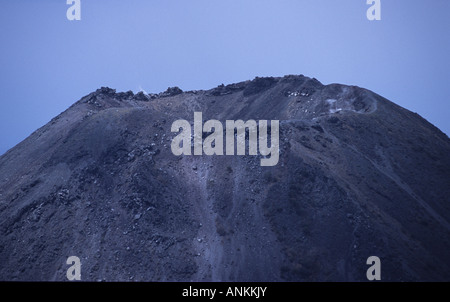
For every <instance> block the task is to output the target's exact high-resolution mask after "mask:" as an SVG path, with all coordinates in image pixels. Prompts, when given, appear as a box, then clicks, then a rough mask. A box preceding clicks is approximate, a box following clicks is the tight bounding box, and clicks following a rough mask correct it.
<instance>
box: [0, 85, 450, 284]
mask: <svg viewBox="0 0 450 302" xmlns="http://www.w3.org/2000/svg"><path fill="white" fill-rule="evenodd" d="M195 111H200V112H202V113H203V120H204V121H206V120H209V119H216V120H219V121H221V122H223V123H225V120H238V119H242V120H244V121H246V120H249V119H254V120H261V119H267V120H279V121H280V159H279V162H278V164H277V165H276V166H273V167H262V166H260V156H250V155H246V156H207V155H203V156H185V155H182V156H175V155H173V154H172V152H171V149H170V146H171V140H172V138H173V137H174V136H175V135H176V133H172V132H171V131H170V130H171V129H170V127H171V124H172V122H173V121H175V120H178V119H185V120H187V121H190V122H192V121H193V116H194V112H195ZM449 196H450V140H449V138H448V137H447V136H446V135H445V134H443V133H442V132H441V131H439V129H437V128H435V127H434V126H433V125H431V124H430V123H428V122H427V121H426V120H424V119H423V118H421V117H420V116H419V115H417V114H415V113H412V112H409V111H408V110H406V109H404V108H401V107H399V106H397V105H395V104H394V103H392V102H390V101H388V100H386V99H384V98H383V97H381V96H379V95H377V94H375V93H373V92H371V91H368V90H366V89H362V88H359V87H354V86H344V85H338V84H332V85H322V84H321V83H320V82H319V81H317V80H316V79H310V78H307V77H304V76H285V77H282V78H255V79H254V80H252V81H246V82H241V83H237V84H231V85H226V86H225V85H221V86H219V87H216V88H214V89H211V90H207V91H187V92H183V91H181V90H180V89H179V88H176V87H175V88H170V89H168V90H167V91H165V92H163V93H160V94H151V95H145V94H143V93H138V94H133V93H132V92H126V93H117V92H116V91H115V90H113V89H110V88H101V89H99V90H97V91H95V92H93V93H91V94H89V95H87V96H85V97H83V98H82V99H81V100H79V101H78V102H76V103H75V104H74V105H72V106H71V107H70V108H69V109H67V110H66V111H65V112H63V113H61V114H60V115H59V116H57V117H55V118H54V119H53V120H52V121H50V122H49V123H48V124H47V125H45V126H43V127H42V128H40V129H38V130H37V131H36V132H34V133H33V134H32V135H30V136H29V137H28V138H27V139H25V140H24V141H23V142H21V143H20V144H18V145H17V146H16V147H14V148H12V149H11V150H9V151H8V152H7V153H6V154H4V155H3V156H1V157H0V233H1V237H0V280H57V281H59V280H61V281H63V280H67V279H66V270H67V268H68V267H69V266H68V265H67V264H66V259H67V258H68V257H69V256H72V255H75V256H78V257H79V258H80V259H81V263H82V273H81V274H82V280H86V281H87V280H106V281H127V280H133V281H190V280H193V281H365V280H367V279H366V270H367V268H368V267H369V266H368V265H367V264H366V260H367V258H368V257H369V256H372V255H375V256H378V257H380V259H381V266H382V280H385V281H450V258H449V257H448V250H449V249H450V236H449V235H450V226H449V221H450V197H449Z"/></svg>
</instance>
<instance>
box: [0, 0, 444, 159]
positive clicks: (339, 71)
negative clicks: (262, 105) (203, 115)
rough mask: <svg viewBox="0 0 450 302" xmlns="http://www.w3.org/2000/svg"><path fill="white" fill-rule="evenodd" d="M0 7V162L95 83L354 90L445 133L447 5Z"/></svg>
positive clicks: (54, 3)
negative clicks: (276, 84)
mask: <svg viewBox="0 0 450 302" xmlns="http://www.w3.org/2000/svg"><path fill="white" fill-rule="evenodd" d="M381 4H382V9H381V21H368V20H367V18H366V11H367V9H368V8H369V5H367V4H366V0H340V1H336V0H276V1H275V0H274V1H265V0H240V1H218V0H178V1H171V0H159V1H157V0H127V1H125V0H123V1H119V0H81V20H80V21H68V20H67V18H66V11H67V9H68V8H69V5H67V4H66V1H65V0H40V1H36V0H9V1H8V0H0V41H1V47H0V154H3V153H4V152H5V151H6V150H8V149H10V148H12V147H13V146H14V145H16V144H17V143H19V142H20V141H21V140H23V139H24V138H26V137H27V136H28V135H30V134H31V133H32V132H33V131H34V130H36V129H37V128H39V127H41V126H43V125H44V124H46V123H47V122H48V121H50V120H51V118H53V117H54V116H56V115H58V114H59V113H60V112H62V111H64V110H65V109H67V108H68V107H69V106H70V105H71V104H73V103H74V102H76V101H77V100H79V99H80V98H81V97H82V96H84V95H86V94H88V93H90V92H92V91H94V90H96V89H97V88H99V87H101V86H109V87H112V88H115V89H117V90H118V91H127V90H133V91H135V92H137V91H138V90H139V88H140V87H142V88H143V89H144V90H146V91H147V92H161V91H164V90H165V89H166V88H167V87H169V86H179V87H180V88H182V89H183V90H191V89H209V88H213V87H215V86H217V85H219V84H221V83H224V84H228V83H233V82H239V81H244V80H248V79H253V78H254V77H255V76H283V75H286V74H304V75H306V76H310V77H315V78H317V79H318V80H320V81H321V82H322V83H324V84H330V83H342V84H349V85H358V86H361V87H364V88H368V89H370V90H373V91H375V92H376V93H378V94H381V95H382V96H384V97H386V98H388V99H390V100H391V101H393V102H395V103H397V104H399V105H401V106H403V107H405V108H407V109H409V110H411V111H414V112H417V113H419V114H420V115H421V116H423V117H424V118H426V119H427V120H428V121H430V122H431V123H433V124H434V125H436V126H437V127H438V128H440V129H441V130H442V131H443V132H445V133H446V134H447V135H450V119H449V118H448V114H449V112H450V59H449V54H450V34H449V29H450V15H449V12H450V1H448V0H433V1H425V0H409V1H408V0H381Z"/></svg>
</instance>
